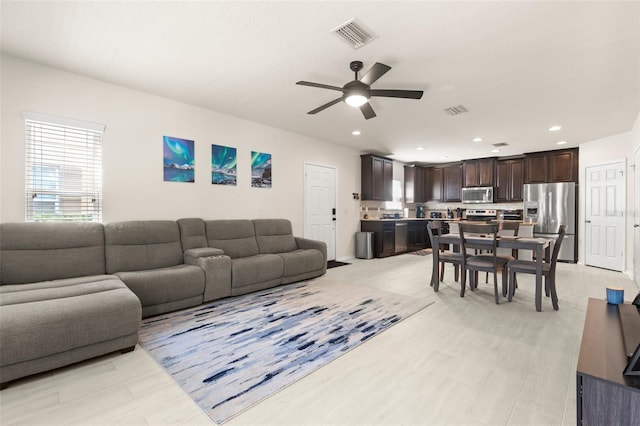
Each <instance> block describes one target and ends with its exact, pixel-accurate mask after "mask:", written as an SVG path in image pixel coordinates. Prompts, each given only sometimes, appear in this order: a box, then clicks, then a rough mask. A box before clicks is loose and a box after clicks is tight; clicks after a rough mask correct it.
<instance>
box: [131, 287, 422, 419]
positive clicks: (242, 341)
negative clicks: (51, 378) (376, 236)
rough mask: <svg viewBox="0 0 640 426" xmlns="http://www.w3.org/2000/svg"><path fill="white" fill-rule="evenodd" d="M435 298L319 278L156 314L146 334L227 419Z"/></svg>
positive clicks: (210, 409)
mask: <svg viewBox="0 0 640 426" xmlns="http://www.w3.org/2000/svg"><path fill="white" fill-rule="evenodd" d="M432 303H433V302H432V301H430V300H416V299H414V298H410V297H408V296H402V295H397V294H393V293H389V292H385V291H381V290H375V289H371V288H364V287H361V286H354V285H349V284H347V283H337V282H331V283H329V282H326V281H325V280H314V281H307V282H302V283H296V284H290V285H287V286H281V287H276V288H273V289H269V290H263V291H260V292H257V293H252V294H248V295H245V296H239V297H234V298H230V299H225V300H221V301H216V302H213V303H209V304H205V305H201V306H198V307H195V308H190V309H186V310H183V311H179V312H173V313H170V314H165V315H160V316H156V317H153V318H148V319H146V320H144V321H143V324H142V327H141V329H140V336H139V339H140V343H141V344H142V346H143V347H144V349H145V350H146V351H147V352H149V353H150V354H151V356H152V357H153V358H155V359H156V360H157V361H158V362H159V363H160V364H161V365H162V366H163V367H164V368H165V369H166V370H167V371H168V372H169V373H170V374H171V376H173V378H174V380H175V381H176V382H177V383H178V384H179V385H180V386H182V388H183V389H184V390H185V391H186V392H187V393H188V394H189V395H190V396H191V398H193V400H194V401H196V402H197V403H198V405H200V407H201V408H202V409H203V410H204V411H205V412H206V413H207V414H208V415H209V416H210V417H211V418H212V419H213V420H214V421H215V422H216V423H222V422H224V421H226V420H228V419H230V418H231V417H233V416H235V415H237V414H239V413H240V412H242V411H243V410H246V409H247V408H249V407H251V406H252V405H254V404H255V403H257V402H259V401H260V400H262V399H264V398H266V397H268V396H269V395H270V394H272V393H274V392H276V391H278V390H280V389H282V388H284V387H285V386H287V385H289V384H291V383H293V382H295V381H296V380H298V379H300V378H302V377H304V376H305V375H307V374H309V373H311V372H312V371H314V370H316V369H317V368H320V367H321V366H323V365H325V364H327V363H329V362H330V361H331V360H333V359H335V358H337V357H338V356H340V355H342V354H344V353H345V352H347V351H349V350H350V349H353V348H354V347H356V346H358V345H360V344H361V343H363V342H365V341H367V340H368V339H370V338H372V337H373V336H375V335H376V334H377V333H380V332H381V331H383V330H386V329H388V328H389V327H391V326H393V325H394V324H397V323H398V322H400V321H402V320H403V319H405V318H407V317H409V316H411V315H413V314H415V313H416V312H418V311H420V310H421V309H424V308H425V307H427V306H429V305H430V304H432Z"/></svg>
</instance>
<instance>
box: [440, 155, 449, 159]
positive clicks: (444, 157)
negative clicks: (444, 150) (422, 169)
mask: <svg viewBox="0 0 640 426" xmlns="http://www.w3.org/2000/svg"><path fill="white" fill-rule="evenodd" d="M440 158H442V159H443V160H446V159H447V158H449V156H448V155H443V156H442V157H440Z"/></svg>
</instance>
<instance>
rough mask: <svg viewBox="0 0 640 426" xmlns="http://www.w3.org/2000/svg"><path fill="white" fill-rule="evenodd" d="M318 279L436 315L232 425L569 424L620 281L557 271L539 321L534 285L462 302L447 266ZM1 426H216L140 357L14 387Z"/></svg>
mask: <svg viewBox="0 0 640 426" xmlns="http://www.w3.org/2000/svg"><path fill="white" fill-rule="evenodd" d="M350 262H352V264H351V265H349V266H343V267H339V268H334V269H330V270H329V271H328V272H327V274H326V275H325V276H323V277H321V278H319V280H326V281H331V280H336V281H339V282H342V283H344V285H345V286H346V285H357V286H363V287H375V288H380V289H384V290H387V291H391V292H396V293H401V294H406V295H410V296H412V297H418V298H427V299H429V300H435V303H434V304H433V305H431V306H430V307H428V308H426V309H424V310H423V311H421V312H419V313H418V314H416V315H414V316H412V317H410V318H408V319H406V320H405V321H403V322H401V323H400V324H398V325H396V326H394V327H392V328H391V329H389V330H387V331H385V332H384V333H382V334H380V335H379V336H376V337H375V338H373V339H371V340H370V341H368V342H367V343H365V344H363V345H361V346H359V347H357V348H356V349H354V350H352V351H351V352H349V353H347V354H345V355H343V356H342V357H340V358H338V359H336V360H335V361H333V362H331V363H330V364H329V365H327V366H325V367H322V368H320V369H319V370H317V371H315V372H314V373H312V374H311V375H309V376H307V377H305V378H304V379H302V380H300V381H298V382H297V383H294V384H293V385H291V386H289V387H287V388H285V389H284V390H282V391H280V392H278V393H276V394H275V395H273V396H271V397H270V398H268V399H266V400H264V401H262V402H261V403H259V404H257V405H256V406H254V407H252V408H250V409H249V410H247V411H245V412H244V413H242V414H240V415H239V416H237V417H235V418H234V419H232V420H231V421H229V422H227V423H226V425H229V426H235V425H265V424H272V425H285V424H286V425H304V424H313V425H324V424H335V425H342V424H345V425H346V424H348V425H369V424H371V425H373V424H376V425H390V424H403V425H411V424H416V425H418V424H429V425H432V424H433V425H453V424H463V425H503V424H508V425H556V424H567V425H574V424H575V416H576V414H575V411H576V399H575V368H576V363H577V358H578V351H579V347H580V340H581V336H582V326H583V321H584V314H585V307H586V304H587V300H588V298H589V297H597V298H604V296H605V287H606V285H607V284H616V285H619V286H623V287H624V288H625V290H626V291H625V299H627V300H631V298H632V297H633V295H635V294H636V293H637V292H638V289H637V287H636V285H635V284H634V283H633V282H632V281H630V280H629V279H628V278H626V276H625V275H623V274H621V273H617V272H611V271H605V270H600V269H596V268H589V267H584V266H580V265H569V264H559V267H558V275H557V282H558V295H559V300H560V310H559V311H554V310H553V309H552V307H551V301H550V300H549V299H548V298H544V300H543V306H542V308H543V312H541V313H537V312H535V308H534V296H533V277H530V276H527V275H520V276H519V278H518V280H519V289H518V292H517V294H516V298H515V300H514V302H512V303H508V302H506V300H504V301H503V302H502V303H501V304H500V305H496V304H495V303H494V302H493V286H492V285H489V284H484V283H483V284H481V285H480V287H479V289H478V291H476V292H474V293H471V292H469V291H468V292H467V294H466V295H465V297H464V298H460V297H459V295H458V292H459V285H458V284H457V283H455V282H454V281H453V271H452V269H451V267H450V266H449V265H448V270H447V273H446V274H447V275H446V277H445V282H444V283H443V284H441V286H440V292H439V293H437V294H434V293H433V291H432V289H431V288H430V287H429V285H428V278H429V276H430V271H431V256H424V257H423V256H416V255H412V254H407V255H401V256H395V257H392V258H387V259H375V260H358V259H353V260H350ZM0 424H2V425H3V426H8V425H13V424H27V425H76V424H77V425H115V424H121V425H147V424H150V425H163V424H184V425H211V424H212V422H211V421H210V420H209V418H208V417H207V416H206V415H205V414H203V412H202V411H201V410H200V409H199V408H198V406H197V405H196V404H195V403H194V402H193V401H191V399H189V397H188V396H187V395H186V394H185V393H184V392H183V391H182V389H181V388H180V387H179V386H178V385H176V384H175V383H174V382H173V381H172V379H171V378H170V377H169V376H168V375H167V374H166V373H165V372H164V370H163V369H162V368H161V367H159V366H158V365H157V364H156V363H155V361H153V360H152V359H151V358H150V357H149V356H148V355H147V354H146V353H145V351H144V350H143V349H141V348H140V347H137V348H136V350H135V351H134V352H131V353H128V354H124V355H119V354H118V355H107V356H104V357H100V358H97V359H94V360H91V361H87V362H83V363H80V364H77V365H74V366H70V367H66V368H63V369H59V370H56V371H54V372H49V373H44V374H41V375H37V376H33V377H30V378H27V379H23V380H20V381H17V382H14V383H12V384H11V385H10V386H9V387H8V388H7V389H5V390H3V391H1V392H0Z"/></svg>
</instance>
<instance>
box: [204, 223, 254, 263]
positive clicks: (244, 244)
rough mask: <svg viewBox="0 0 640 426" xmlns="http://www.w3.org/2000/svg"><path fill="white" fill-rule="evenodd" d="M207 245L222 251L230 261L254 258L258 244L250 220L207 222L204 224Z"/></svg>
mask: <svg viewBox="0 0 640 426" xmlns="http://www.w3.org/2000/svg"><path fill="white" fill-rule="evenodd" d="M205 229H206V233H207V244H208V246H209V247H215V248H219V249H222V250H224V254H225V255H227V256H229V257H230V258H232V259H236V258H239V257H249V256H255V255H257V254H258V253H259V252H258V243H257V242H256V235H255V231H254V228H253V222H251V221H250V220H241V219H237V220H208V221H206V222H205Z"/></svg>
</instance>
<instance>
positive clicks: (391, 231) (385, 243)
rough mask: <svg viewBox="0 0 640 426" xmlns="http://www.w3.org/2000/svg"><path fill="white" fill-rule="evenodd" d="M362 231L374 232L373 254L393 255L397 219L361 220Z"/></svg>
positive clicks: (379, 255)
mask: <svg viewBox="0 0 640 426" xmlns="http://www.w3.org/2000/svg"><path fill="white" fill-rule="evenodd" d="M360 229H361V230H362V232H373V255H374V256H375V257H387V256H392V255H393V254H394V251H395V244H396V223H395V221H382V220H371V221H364V220H363V221H361V222H360Z"/></svg>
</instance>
